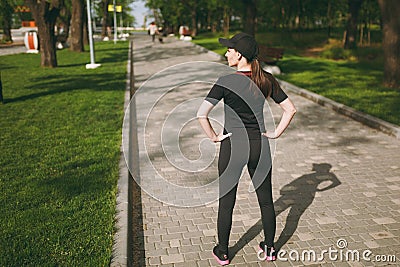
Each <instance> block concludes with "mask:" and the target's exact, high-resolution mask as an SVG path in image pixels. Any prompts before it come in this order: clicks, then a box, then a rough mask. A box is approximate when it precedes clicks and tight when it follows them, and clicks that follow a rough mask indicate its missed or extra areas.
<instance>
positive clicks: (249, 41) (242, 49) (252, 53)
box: [218, 32, 258, 62]
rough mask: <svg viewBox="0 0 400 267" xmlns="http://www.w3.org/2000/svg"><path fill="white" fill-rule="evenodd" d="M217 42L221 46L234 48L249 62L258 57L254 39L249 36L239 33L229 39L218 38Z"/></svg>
mask: <svg viewBox="0 0 400 267" xmlns="http://www.w3.org/2000/svg"><path fill="white" fill-rule="evenodd" d="M218 41H219V42H220V44H222V45H223V46H226V47H229V48H234V49H235V50H236V51H238V52H239V53H240V54H242V55H243V56H244V57H245V58H246V59H247V60H248V61H250V62H251V61H253V60H254V59H255V58H256V57H257V55H258V45H257V42H256V39H254V37H253V36H251V35H250V34H247V33H244V32H241V33H238V34H236V35H235V36H233V37H232V38H231V39H224V38H219V39H218Z"/></svg>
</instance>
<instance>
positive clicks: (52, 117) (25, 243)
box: [0, 42, 128, 266]
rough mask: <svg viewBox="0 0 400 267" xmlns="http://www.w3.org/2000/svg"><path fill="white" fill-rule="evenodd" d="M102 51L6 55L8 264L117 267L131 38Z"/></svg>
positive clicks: (4, 222)
mask: <svg viewBox="0 0 400 267" xmlns="http://www.w3.org/2000/svg"><path fill="white" fill-rule="evenodd" d="M95 48H96V63H101V64H102V66H101V67H99V68H98V69H93V70H86V69H85V64H86V63H89V53H88V52H84V53H74V52H71V51H68V50H62V51H58V52H57V57H58V64H59V67H57V68H54V69H48V68H41V67H40V66H39V64H40V55H32V54H18V55H10V56H2V57H0V61H1V64H0V70H1V76H2V81H3V95H4V98H5V103H4V104H0V129H1V138H0V148H1V152H0V166H1V168H0V191H1V192H2V193H1V195H0V199H1V202H0V203H1V205H0V209H1V210H0V213H1V217H0V226H1V230H0V231H1V234H0V235H1V239H0V251H1V252H0V253H1V254H0V266H106V265H109V261H110V257H111V253H112V242H113V233H114V213H115V197H116V192H117V186H116V185H117V180H118V163H119V157H120V144H121V125H122V118H123V104H124V90H125V84H126V62H127V58H128V42H118V43H117V44H116V45H114V44H113V43H111V42H109V43H105V42H102V43H96V44H95Z"/></svg>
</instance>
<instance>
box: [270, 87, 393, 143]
mask: <svg viewBox="0 0 400 267" xmlns="http://www.w3.org/2000/svg"><path fill="white" fill-rule="evenodd" d="M278 81H279V83H280V84H281V86H282V88H283V89H286V90H288V91H291V92H293V93H295V94H298V95H300V96H302V97H304V98H307V99H309V100H311V101H314V102H315V103H317V104H320V105H321V106H324V107H328V108H330V109H332V110H334V111H336V112H338V113H340V114H343V115H345V116H347V117H350V118H352V119H353V120H355V121H358V122H360V123H362V124H365V125H367V126H369V127H371V128H374V129H376V130H379V131H381V132H384V133H386V134H388V135H390V136H393V137H395V138H396V139H400V127H399V126H397V125H395V124H392V123H389V122H387V121H384V120H381V119H379V118H376V117H374V116H371V115H368V114H365V113H363V112H360V111H358V110H355V109H353V108H351V107H348V106H345V105H343V104H340V103H337V102H335V101H333V100H331V99H329V98H326V97H324V96H321V95H318V94H316V93H313V92H310V91H308V90H306V89H303V88H300V87H297V86H295V85H293V84H291V83H288V82H285V81H282V80H278Z"/></svg>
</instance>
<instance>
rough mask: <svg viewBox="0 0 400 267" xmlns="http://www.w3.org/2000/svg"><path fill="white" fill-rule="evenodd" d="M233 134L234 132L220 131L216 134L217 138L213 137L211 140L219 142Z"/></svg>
mask: <svg viewBox="0 0 400 267" xmlns="http://www.w3.org/2000/svg"><path fill="white" fill-rule="evenodd" d="M231 135H232V133H227V134H223V133H220V134H219V135H217V136H215V138H213V139H211V141H213V142H214V143H218V142H221V141H222V140H224V139H225V138H228V137H229V136H231Z"/></svg>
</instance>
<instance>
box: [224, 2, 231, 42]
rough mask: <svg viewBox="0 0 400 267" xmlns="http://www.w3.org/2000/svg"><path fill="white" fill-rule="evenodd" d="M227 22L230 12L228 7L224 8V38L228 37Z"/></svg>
mask: <svg viewBox="0 0 400 267" xmlns="http://www.w3.org/2000/svg"><path fill="white" fill-rule="evenodd" d="M229 22H230V11H229V7H228V6H224V24H223V27H224V36H225V37H228V35H229Z"/></svg>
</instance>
